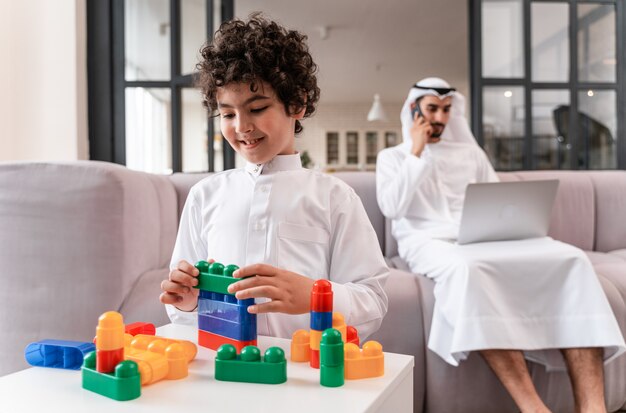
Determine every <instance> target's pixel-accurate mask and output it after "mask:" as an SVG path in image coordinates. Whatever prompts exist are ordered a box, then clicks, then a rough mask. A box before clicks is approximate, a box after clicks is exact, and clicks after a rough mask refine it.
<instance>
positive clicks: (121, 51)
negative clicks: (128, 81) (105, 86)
mask: <svg viewBox="0 0 626 413" xmlns="http://www.w3.org/2000/svg"><path fill="white" fill-rule="evenodd" d="M112 13H113V90H114V92H113V161H114V162H115V163H119V164H121V165H126V119H125V117H126V114H125V111H126V90H125V89H124V82H125V72H126V68H125V64H124V61H125V45H124V0H113V3H112Z"/></svg>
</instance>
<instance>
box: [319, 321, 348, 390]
mask: <svg viewBox="0 0 626 413" xmlns="http://www.w3.org/2000/svg"><path fill="white" fill-rule="evenodd" d="M343 383H344V361H343V341H342V340H341V333H340V332H339V330H336V329H334V328H328V329H326V330H324V332H323V333H322V341H321V342H320V384H321V385H322V386H326V387H339V386H343Z"/></svg>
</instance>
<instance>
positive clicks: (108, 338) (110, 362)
mask: <svg viewBox="0 0 626 413" xmlns="http://www.w3.org/2000/svg"><path fill="white" fill-rule="evenodd" d="M123 360H124V319H123V317H122V315H121V314H120V313H118V312H116V311H108V312H106V313H104V314H102V315H101V316H100V318H98V327H96V371H98V372H99V373H112V372H113V370H115V366H117V364H118V363H119V362H121V361H123Z"/></svg>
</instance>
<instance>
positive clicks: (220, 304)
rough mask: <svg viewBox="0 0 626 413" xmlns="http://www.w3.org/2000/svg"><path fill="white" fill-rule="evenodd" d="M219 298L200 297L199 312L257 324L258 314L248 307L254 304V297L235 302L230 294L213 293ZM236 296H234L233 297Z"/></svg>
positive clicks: (242, 322) (235, 321) (233, 320)
mask: <svg viewBox="0 0 626 413" xmlns="http://www.w3.org/2000/svg"><path fill="white" fill-rule="evenodd" d="M213 294H214V295H213V297H214V298H217V299H210V298H204V297H202V296H201V297H199V298H198V314H206V315H210V316H212V317H216V318H220V319H223V320H228V321H232V322H234V323H240V324H251V323H255V324H256V314H250V313H249V312H248V307H249V306H250V305H252V304H254V299H253V298H251V299H248V300H236V301H235V302H234V303H233V302H231V301H232V300H231V299H230V297H232V296H228V295H224V294H217V296H219V297H216V294H215V293H213ZM233 298H234V297H233Z"/></svg>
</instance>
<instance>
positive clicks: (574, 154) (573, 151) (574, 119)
mask: <svg viewBox="0 0 626 413" xmlns="http://www.w3.org/2000/svg"><path fill="white" fill-rule="evenodd" d="M569 39H570V42H569V50H570V52H569V53H570V55H569V60H570V71H569V76H570V81H569V83H570V88H569V93H570V97H569V99H570V107H569V127H568V134H567V135H568V136H567V140H568V142H569V144H570V168H571V169H574V170H576V169H580V165H579V162H578V156H579V142H578V87H577V84H578V9H577V7H576V1H575V0H569ZM586 157H587V154H585V158H586ZM585 166H586V167H588V162H587V161H585Z"/></svg>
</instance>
